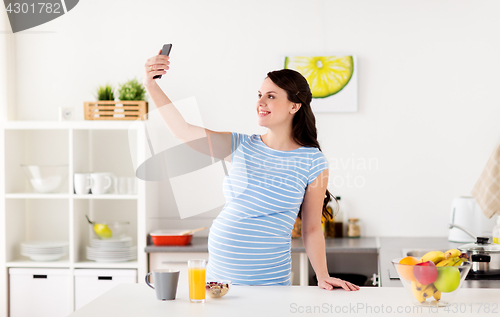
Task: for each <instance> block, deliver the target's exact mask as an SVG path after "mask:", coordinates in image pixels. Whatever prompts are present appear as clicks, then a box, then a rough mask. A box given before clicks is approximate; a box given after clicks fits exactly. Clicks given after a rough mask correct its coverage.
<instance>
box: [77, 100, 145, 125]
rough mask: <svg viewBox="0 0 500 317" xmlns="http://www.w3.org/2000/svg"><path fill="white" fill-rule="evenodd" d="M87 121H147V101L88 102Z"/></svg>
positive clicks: (85, 109) (85, 114)
mask: <svg viewBox="0 0 500 317" xmlns="http://www.w3.org/2000/svg"><path fill="white" fill-rule="evenodd" d="M83 111H84V116H85V120H137V119H140V120H147V113H148V103H147V102H146V101H132V100H127V101H125V100H124V101H104V100H100V101H86V102H84V109H83Z"/></svg>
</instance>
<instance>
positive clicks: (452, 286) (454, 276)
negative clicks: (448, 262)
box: [434, 266, 460, 293]
mask: <svg viewBox="0 0 500 317" xmlns="http://www.w3.org/2000/svg"><path fill="white" fill-rule="evenodd" d="M434 286H435V287H436V289H437V290H438V291H441V292H443V293H450V292H453V291H454V290H456V289H457V288H458V286H460V271H459V270H458V268H456V267H446V266H444V267H440V268H439V269H438V276H437V279H436V281H435V282H434Z"/></svg>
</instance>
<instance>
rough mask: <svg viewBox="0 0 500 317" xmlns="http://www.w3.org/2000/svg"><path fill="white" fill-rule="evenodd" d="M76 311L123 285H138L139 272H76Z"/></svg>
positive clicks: (95, 270)
mask: <svg viewBox="0 0 500 317" xmlns="http://www.w3.org/2000/svg"><path fill="white" fill-rule="evenodd" d="M74 274H75V310H76V309H79V308H80V307H82V306H84V305H86V304H87V303H89V302H91V301H92V300H94V299H96V298H97V297H99V296H100V295H102V294H104V293H105V292H107V291H109V290H110V289H112V288H113V287H115V286H116V285H118V284H121V283H137V270H130V269H129V270H97V269H76V270H75V273H74Z"/></svg>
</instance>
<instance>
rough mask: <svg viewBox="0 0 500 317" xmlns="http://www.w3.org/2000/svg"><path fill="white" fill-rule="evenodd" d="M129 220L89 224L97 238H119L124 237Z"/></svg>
mask: <svg viewBox="0 0 500 317" xmlns="http://www.w3.org/2000/svg"><path fill="white" fill-rule="evenodd" d="M129 225H130V222H125V221H114V222H98V221H96V222H94V224H91V225H90V226H91V227H92V229H93V230H92V232H94V236H95V237H96V238H98V239H102V240H104V239H121V238H124V237H126V235H127V230H128V227H129Z"/></svg>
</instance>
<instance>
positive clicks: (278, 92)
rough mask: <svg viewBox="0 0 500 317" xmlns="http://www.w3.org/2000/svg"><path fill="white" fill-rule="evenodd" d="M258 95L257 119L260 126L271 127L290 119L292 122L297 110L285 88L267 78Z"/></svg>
mask: <svg viewBox="0 0 500 317" xmlns="http://www.w3.org/2000/svg"><path fill="white" fill-rule="evenodd" d="M258 97H259V99H258V100H257V117H258V119H257V120H258V124H259V125H260V126H263V127H267V128H269V127H272V126H276V125H280V124H283V123H287V122H288V121H289V124H291V122H292V119H293V115H294V114H295V112H296V110H295V109H294V107H293V106H294V103H293V102H291V101H290V100H288V96H287V94H286V91H285V90H283V89H281V88H280V87H278V86H277V85H276V84H275V83H273V81H272V80H271V79H269V78H266V79H265V80H264V82H263V83H262V85H261V86H260V90H259V95H258Z"/></svg>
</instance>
